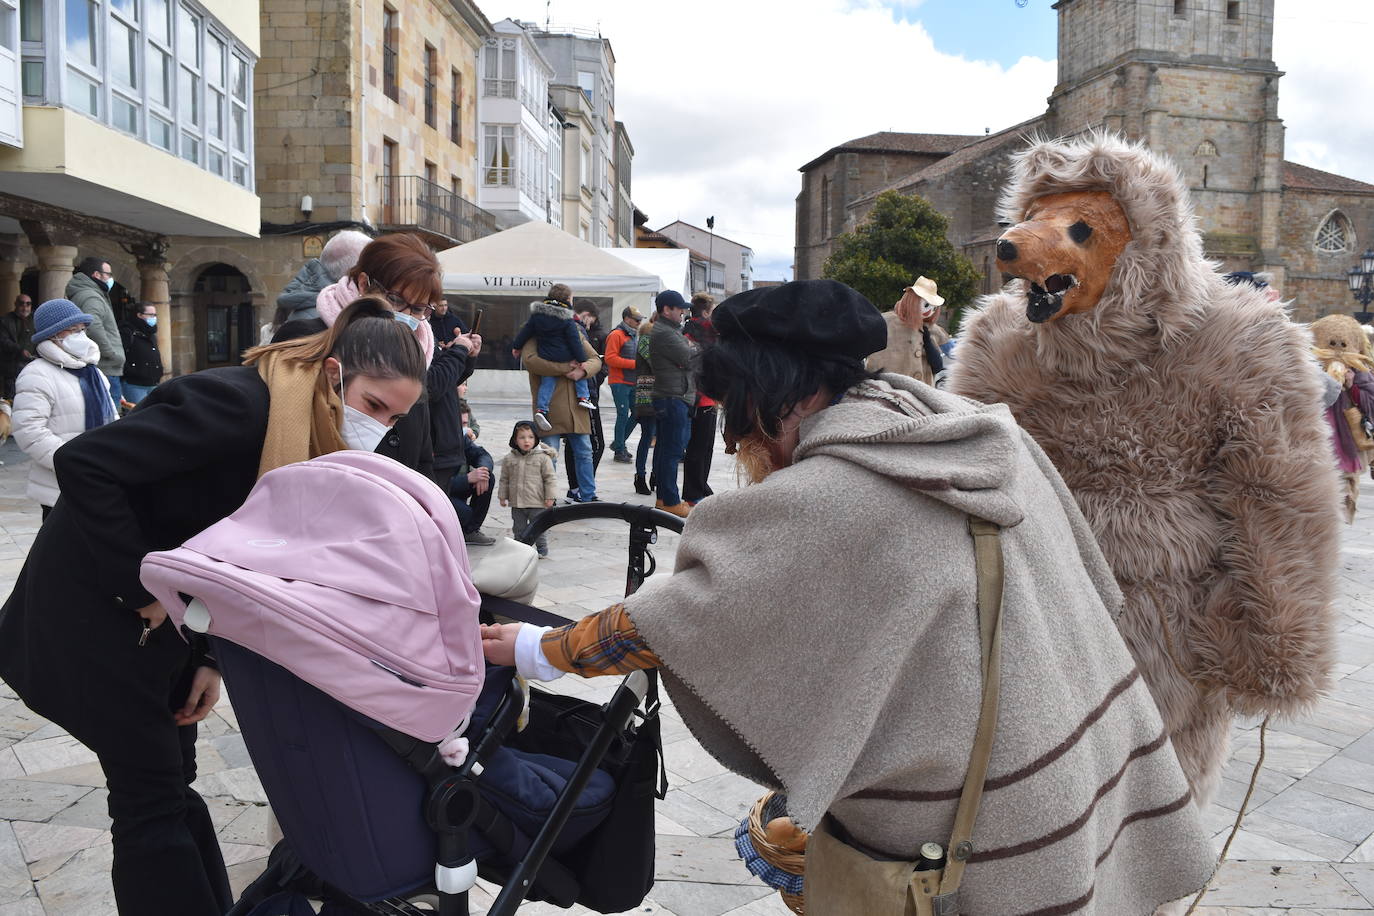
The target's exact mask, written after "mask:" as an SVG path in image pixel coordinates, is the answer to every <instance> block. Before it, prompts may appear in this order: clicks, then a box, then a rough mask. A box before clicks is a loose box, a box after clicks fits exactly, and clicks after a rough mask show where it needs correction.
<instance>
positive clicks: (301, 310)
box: [277, 258, 338, 321]
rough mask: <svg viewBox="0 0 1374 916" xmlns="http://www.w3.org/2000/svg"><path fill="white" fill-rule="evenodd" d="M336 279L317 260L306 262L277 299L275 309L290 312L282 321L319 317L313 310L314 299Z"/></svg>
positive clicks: (312, 259)
mask: <svg viewBox="0 0 1374 916" xmlns="http://www.w3.org/2000/svg"><path fill="white" fill-rule="evenodd" d="M337 279H338V277H331V276H330V275H329V271H327V270H325V269H324V265H323V264H321V263H320V259H319V258H311V259H310V260H308V261H306V262H305V264H303V265H302V266H301V269H300V270H298V271H296V275H295V276H294V277H292V278H291V282H290V283H288V284H286V289H284V290H282V291H281V295H280V296H278V297H277V308H279V309H283V310H287V309H289V310H290V311H289V312H288V313H287V314H286V316H285V317H284V319H283V320H284V321H295V320H296V319H298V318H318V317H320V313H319V312H318V311H316V309H315V297H316V296H318V295H319V294H320V290H322V289H324V288H325V287H326V286H329V285H330V284H331V283H333V282H334V281H335V280H337Z"/></svg>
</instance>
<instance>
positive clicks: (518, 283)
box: [482, 276, 554, 289]
mask: <svg viewBox="0 0 1374 916" xmlns="http://www.w3.org/2000/svg"><path fill="white" fill-rule="evenodd" d="M553 283H554V281H553V280H549V279H546V278H544V277H509V276H508V277H483V278H482V284H483V285H484V286H486V287H487V288H488V289H498V288H506V289H548V288H549V287H550V286H552V285H553Z"/></svg>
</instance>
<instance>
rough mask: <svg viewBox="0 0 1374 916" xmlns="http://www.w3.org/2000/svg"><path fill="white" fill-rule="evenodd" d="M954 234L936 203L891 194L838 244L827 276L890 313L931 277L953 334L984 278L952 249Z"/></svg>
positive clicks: (880, 199) (825, 271)
mask: <svg viewBox="0 0 1374 916" xmlns="http://www.w3.org/2000/svg"><path fill="white" fill-rule="evenodd" d="M948 230H949V220H947V219H945V218H944V216H943V215H941V213H940V211H938V210H936V209H935V207H934V206H933V205H932V204H931V203H930V201H928V200H926V199H925V198H923V197H918V196H916V195H914V194H911V195H908V194H901V193H898V192H897V191H885V192H883V193H882V194H880V195H878V199H877V201H876V202H875V203H874V204H873V209H872V211H870V213H869V214H868V218H867V219H866V220H864V222H863V223H862V224H861V225H860V226H859V227H858V228H857V229H855V230H854V231H853V232H846V233H845V234H844V235H842V236H840V237H839V238H838V239H836V241H835V250H834V253H833V254H831V255H830V257H829V258H828V259H827V260H826V262H825V267H824V268H823V269H822V271H821V275H822V276H824V277H826V278H828V279H831V280H839V281H840V282H841V283H846V284H848V285H849V286H852V287H854V288H855V289H857V290H858V291H859V292H861V293H863V294H864V295H865V296H867V297H868V300H869V301H870V302H872V303H873V304H874V305H876V306H877V307H878V308H880V309H882V310H883V311H885V312H886V311H888V310H890V309H891V308H892V306H893V305H895V304H896V303H897V300H898V299H900V298H902V290H903V289H904V288H905V287H908V286H910V285H911V283H912V281H914V280H915V279H916V278H917V277H918V276H922V275H924V276H927V277H930V279H932V280H934V281H935V282H936V284H938V286H939V288H940V295H941V296H943V297H944V299H945V309H946V310H947V312H948V313H949V321H948V324H949V331H950V333H951V334H952V333H954V332H955V331H957V330H958V329H959V319H960V317H961V313H962V311H963V309H964V306H966V305H968V304H969V303H970V302H972V301H973V297H974V296H975V295H977V290H978V284H979V281H980V279H981V278H980V277H979V275H978V271H976V270H975V269H974V267H973V264H972V263H970V262H969V259H968V258H966V257H964V256H963V255H962V254H960V253H959V252H958V251H957V250H955V248H954V246H953V245H951V244H950V242H949V239H948V238H947V237H946V235H945V233H946V232H947V231H948Z"/></svg>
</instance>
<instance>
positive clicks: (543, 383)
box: [534, 375, 588, 410]
mask: <svg viewBox="0 0 1374 916" xmlns="http://www.w3.org/2000/svg"><path fill="white" fill-rule="evenodd" d="M559 378H560V376H557V375H546V376H544V377H543V378H541V379H540V380H539V397H538V398H536V399H535V402H534V403H535V407H536V409H538V410H548V409H549V401H551V400H553V389H554V388H556V387H558V379H559ZM573 390H574V391H576V392H577V397H578V398H579V399H586V398H588V395H587V380H586V379H584V378H580V379H578V380H577V381H575V382H573Z"/></svg>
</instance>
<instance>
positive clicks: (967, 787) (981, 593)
mask: <svg viewBox="0 0 1374 916" xmlns="http://www.w3.org/2000/svg"><path fill="white" fill-rule="evenodd" d="M969 532H970V533H971V534H972V535H973V543H974V557H975V563H976V569H977V576H978V625H979V636H980V644H981V647H982V658H983V701H982V707H981V709H980V711H979V714H978V729H977V731H976V732H975V733H974V739H973V748H972V750H971V751H970V752H969V764H968V771H967V773H966V774H965V776H964V788H963V791H962V792H961V793H960V796H959V807H958V808H957V809H956V811H955V814H954V828H953V830H952V831H951V833H950V838H949V845H948V846H947V847H946V851H945V860H944V865H943V867H937V868H930V867H928V866H929V865H930V864H931V863H930V862H928V861H926V860H922V861H921V862H920V863H917V862H902V861H892V860H883V859H877V858H874V857H872V856H870V855H868V854H867V853H866V852H863V851H861V850H859V849H857V848H855V847H854V846H853V845H851V844H850V843H848V842H846V841H845V839H844V838H843V837H844V836H845V834H844V830H843V827H842V826H841V825H840V824H838V823H836V822H835V821H834V818H832V817H831V816H830V815H826V817H825V818H824V819H823V820H822V822H821V823H820V825H818V826H817V828H816V830H815V831H814V832H813V833H812V835H811V839H810V841H809V842H808V843H807V847H806V885H805V888H806V890H805V900H804V905H805V908H806V912H807V913H808V914H809V916H850V914H853V916H958V914H959V885H960V883H961V881H962V880H963V876H964V865H965V863H967V862H968V858H969V856H971V855H972V854H973V828H974V824H975V823H976V821H977V819H978V806H979V803H980V802H981V801H982V797H983V782H984V780H985V779H986V778H987V772H988V761H989V759H990V758H991V757H992V744H993V738H994V733H995V731H996V727H997V703H998V698H999V696H1000V693H1001V653H1002V625H1001V623H1002V580H1003V565H1002V542H1001V534H1000V530H999V529H998V527H997V526H996V525H994V524H992V523H991V522H987V521H983V520H982V519H977V518H970V519H969ZM918 865H919V866H920V870H918Z"/></svg>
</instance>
